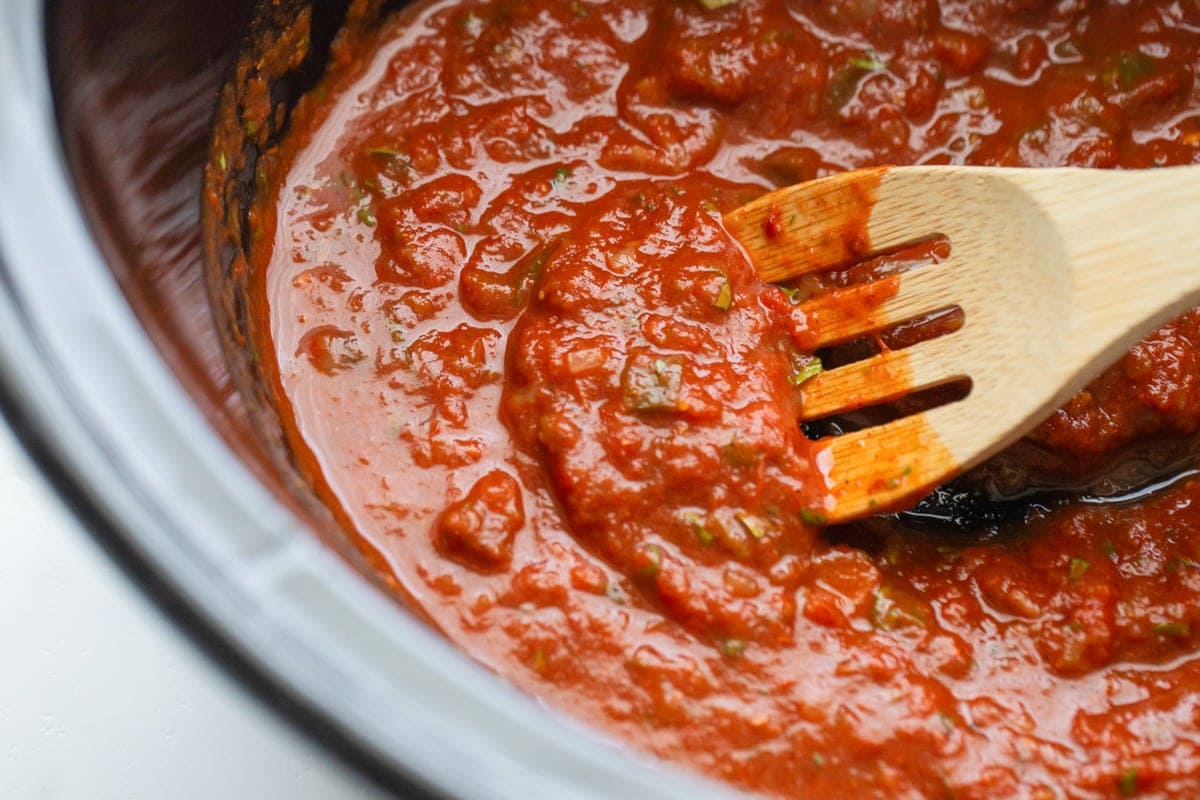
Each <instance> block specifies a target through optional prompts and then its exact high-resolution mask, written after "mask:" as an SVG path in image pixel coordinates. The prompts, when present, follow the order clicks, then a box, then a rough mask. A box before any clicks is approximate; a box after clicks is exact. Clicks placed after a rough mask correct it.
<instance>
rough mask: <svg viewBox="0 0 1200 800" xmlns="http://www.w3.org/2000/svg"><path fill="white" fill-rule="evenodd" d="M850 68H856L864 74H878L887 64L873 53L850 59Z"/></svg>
mask: <svg viewBox="0 0 1200 800" xmlns="http://www.w3.org/2000/svg"><path fill="white" fill-rule="evenodd" d="M850 66H852V67H857V68H858V69H861V70H863V71H864V72H879V71H880V70H885V69H887V66H888V65H887V62H886V61H883V60H882V59H880V58H879V56H877V55H875V54H874V53H863V54H862V55H860V56H855V57H854V58H852V59H850Z"/></svg>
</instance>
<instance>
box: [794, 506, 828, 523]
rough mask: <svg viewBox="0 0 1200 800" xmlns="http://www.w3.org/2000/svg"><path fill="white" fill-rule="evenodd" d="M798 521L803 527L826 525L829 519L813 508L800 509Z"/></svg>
mask: <svg viewBox="0 0 1200 800" xmlns="http://www.w3.org/2000/svg"><path fill="white" fill-rule="evenodd" d="M800 519H801V521H803V522H804V524H805V525H828V524H829V517H827V516H825V515H824V514H823V513H821V512H820V511H817V510H816V509H815V508H802V509H800Z"/></svg>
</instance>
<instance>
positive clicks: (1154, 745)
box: [250, 0, 1200, 798]
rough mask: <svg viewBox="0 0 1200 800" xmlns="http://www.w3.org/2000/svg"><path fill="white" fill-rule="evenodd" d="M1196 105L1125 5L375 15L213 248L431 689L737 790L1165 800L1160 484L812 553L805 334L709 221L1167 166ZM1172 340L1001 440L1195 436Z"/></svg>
mask: <svg viewBox="0 0 1200 800" xmlns="http://www.w3.org/2000/svg"><path fill="white" fill-rule="evenodd" d="M1198 68H1200V7H1198V6H1197V5H1196V4H1195V3H1180V2H1166V0H1160V1H1159V2H1141V3H1130V4H1112V5H1104V4H1098V3H1092V4H1085V3H1082V2H1037V0H991V1H990V2H980V3H959V2H950V1H949V0H946V2H942V3H940V4H939V3H936V2H933V1H932V0H926V1H925V2H910V3H898V2H891V1H890V0H885V1H882V2H878V3H876V2H850V3H840V2H836V3H835V2H829V3H812V4H807V5H806V6H804V7H803V8H801V7H800V6H799V5H797V4H786V3H784V2H782V1H777V0H740V2H735V3H733V4H730V5H726V6H724V7H722V8H719V9H714V10H708V9H705V8H704V7H703V6H702V5H701V4H700V3H699V2H697V0H656V1H654V2H650V1H649V0H614V1H613V2H607V3H595V2H590V1H589V0H575V1H574V2H563V1H562V0H529V1H527V2H515V1H510V0H492V1H491V2H488V1H487V0H483V1H481V2H472V1H471V0H443V1H442V2H420V3H417V4H416V5H414V6H412V7H410V8H408V9H406V10H405V11H403V12H401V13H400V14H397V15H396V16H394V17H393V18H391V19H389V20H387V21H385V22H384V23H383V24H382V25H381V27H380V28H379V30H378V31H377V32H376V33H375V34H374V35H373V36H372V37H369V38H368V39H366V40H353V41H352V40H347V41H342V42H340V43H339V44H338V46H337V47H336V48H335V58H334V62H333V64H332V65H331V67H330V70H329V73H328V75H327V76H326V77H325V79H324V81H323V82H322V84H321V85H320V87H319V88H318V89H317V90H316V91H314V92H313V93H311V94H310V95H309V96H308V97H307V98H305V100H304V101H302V103H301V104H300V106H299V108H298V109H297V111H296V113H295V116H294V119H293V122H292V130H291V132H290V134H289V136H288V139H287V141H286V142H285V145H284V147H283V149H282V151H281V152H280V153H279V154H278V155H277V157H276V159H275V176H274V179H273V187H274V189H273V191H272V192H271V193H269V194H265V195H264V196H263V197H262V198H260V200H261V203H260V207H259V208H258V209H257V211H256V216H255V220H254V221H255V225H256V227H257V230H256V232H255V235H256V236H259V237H261V238H260V239H259V241H260V243H261V244H260V246H259V247H258V248H257V250H256V253H255V260H254V263H253V265H252V269H253V270H254V271H255V272H254V281H253V289H252V291H253V296H252V297H251V298H250V299H251V302H252V308H254V309H255V313H256V314H257V319H258V321H259V327H258V331H257V339H258V341H257V345H258V348H259V352H260V353H261V355H262V359H263V361H264V363H265V364H266V369H267V371H268V373H270V374H274V375H275V378H276V379H277V382H278V383H277V386H276V387H275V390H276V392H277V394H278V396H279V405H280V408H281V412H282V415H283V416H284V418H285V423H286V425H287V426H288V427H289V436H290V439H291V443H292V446H293V448H294V450H295V452H296V454H297V458H298V459H299V460H300V461H301V462H302V463H303V464H304V465H306V468H307V469H308V471H309V473H310V474H311V475H312V479H313V482H314V484H315V485H316V486H317V488H318V490H319V491H320V492H321V493H322V495H323V497H324V498H325V500H326V502H327V503H328V504H329V505H330V506H331V507H332V508H333V509H335V511H336V513H337V514H338V515H339V516H340V517H341V518H342V519H343V520H344V522H345V524H346V525H347V526H348V527H349V528H351V529H353V530H354V531H355V532H356V533H357V534H358V535H360V536H361V537H362V539H363V541H364V542H367V543H369V544H370V546H371V547H373V548H374V550H375V555H376V556H377V557H378V558H379V559H380V561H381V563H385V564H386V565H387V569H389V570H390V576H389V579H390V580H391V581H392V583H393V585H394V586H396V588H397V591H398V592H400V593H401V594H402V595H403V596H405V597H406V598H407V599H408V600H409V601H410V602H412V603H414V604H415V605H416V606H417V607H418V608H419V609H420V610H421V611H422V612H423V613H424V614H425V615H426V616H427V617H428V618H429V619H430V620H431V621H432V623H433V624H435V625H436V626H438V628H439V629H440V630H442V631H443V632H444V633H445V635H446V636H447V637H449V638H450V639H451V640H452V641H454V642H456V643H457V644H459V645H460V646H461V647H462V648H463V649H464V650H465V651H466V652H468V653H470V654H471V655H472V656H473V657H475V658H477V659H478V660H479V661H481V662H482V663H484V664H485V665H487V666H489V667H490V668H492V669H494V670H496V671H498V672H500V673H502V674H504V675H505V676H507V677H508V678H509V679H511V680H512V681H513V682H514V683H515V684H517V685H518V686H520V687H522V688H523V689H525V690H527V691H529V692H531V693H533V694H535V695H537V696H539V697H542V698H545V700H546V701H548V702H549V703H550V704H552V705H554V706H556V707H558V708H561V709H565V710H568V711H569V712H570V713H572V714H574V715H577V716H580V717H583V718H585V719H587V720H589V721H591V722H592V723H594V724H595V725H597V726H598V727H600V728H602V729H605V730H607V731H609V732H611V733H613V734H615V735H617V736H619V737H622V738H624V739H625V740H627V741H629V742H631V743H633V744H635V745H637V746H639V747H642V748H645V749H647V750H649V751H651V752H654V753H656V754H658V755H660V756H662V757H664V758H667V759H670V760H674V761H677V762H681V763H684V764H687V765H689V766H691V767H693V768H694V769H697V770H699V771H701V772H704V773H707V774H709V775H712V776H715V777H718V778H721V779H724V780H727V781H729V782H731V783H733V784H736V785H738V786H742V787H746V788H750V789H754V790H759V791H762V792H766V793H769V794H775V795H781V796H813V797H829V798H859V797H960V798H961V797H981V798H982V797H1008V796H1013V797H1036V798H1056V797H1065V796H1070V797H1115V796H1131V795H1134V794H1138V795H1140V796H1172V797H1186V796H1193V795H1194V794H1195V793H1196V792H1200V737H1198V736H1197V727H1198V722H1200V705H1198V700H1197V698H1198V697H1200V694H1197V691H1196V690H1197V688H1200V662H1198V661H1197V660H1196V658H1195V656H1196V652H1197V646H1198V645H1200V484H1197V483H1195V482H1190V481H1186V480H1184V481H1181V482H1179V483H1177V484H1176V485H1174V486H1173V487H1172V488H1169V489H1166V490H1162V491H1160V492H1158V493H1156V494H1153V495H1149V496H1146V497H1144V498H1143V499H1140V500H1138V501H1136V502H1133V503H1129V504H1125V505H1119V506H1118V505H1108V506H1103V505H1087V504H1077V505H1074V506H1069V507H1065V508H1062V509H1059V510H1057V511H1054V512H1052V513H1047V514H1045V515H1044V516H1043V517H1042V518H1040V519H1037V520H1035V521H1033V522H1031V523H1030V524H1028V525H1026V526H1024V527H1023V528H1022V529H1020V530H1016V531H1007V532H1005V533H1004V534H1003V535H1001V536H993V537H990V538H986V539H985V538H974V539H971V538H966V539H963V538H960V539H956V540H947V539H945V538H939V537H936V536H933V535H930V534H926V533H922V532H920V531H915V530H905V529H903V528H902V527H899V526H896V525H892V526H890V527H887V528H886V529H885V531H886V533H880V530H881V529H880V527H878V526H873V525H871V524H866V525H864V526H861V527H859V528H856V529H850V530H842V531H835V532H827V531H824V530H822V528H821V527H820V523H821V521H822V518H821V515H822V509H823V507H824V504H825V502H826V498H825V496H824V491H823V488H822V487H823V484H822V481H821V479H820V472H821V470H822V469H824V468H827V465H822V464H820V463H818V460H817V459H816V458H815V456H814V450H813V447H814V445H813V444H812V443H811V442H809V440H808V439H806V438H805V437H804V435H803V434H802V433H801V430H800V428H799V426H798V425H797V423H796V420H797V419H798V417H799V415H800V407H801V403H802V402H803V399H802V390H801V389H799V388H797V386H795V385H793V384H794V383H795V382H796V381H798V380H799V379H800V378H801V377H803V376H804V375H805V374H806V372H807V371H808V369H809V366H810V364H811V354H810V353H808V352H806V351H805V349H804V348H805V342H806V341H811V340H810V339H807V338H806V337H808V336H809V330H808V326H809V325H811V324H815V323H816V322H818V321H814V320H806V319H803V318H800V317H799V315H798V314H797V313H796V311H795V306H794V305H793V301H792V298H791V297H790V296H789V294H788V293H787V292H785V291H784V290H782V289H780V288H778V287H772V286H765V285H762V284H760V283H759V282H757V281H756V280H755V276H754V274H753V270H752V269H751V268H750V266H749V265H748V264H747V262H746V260H745V258H744V255H743V253H742V252H741V251H740V249H739V248H738V247H737V246H736V245H735V244H734V243H733V241H732V240H731V239H730V237H729V236H728V235H727V234H726V233H725V231H724V230H723V228H722V226H721V222H720V220H721V215H722V213H723V212H725V211H728V210H730V209H732V208H734V207H736V206H737V205H739V204H740V203H742V202H744V201H745V200H747V199H750V198H752V197H754V196H757V195H759V194H761V193H762V192H764V191H766V190H767V189H769V188H771V187H772V186H774V185H779V184H785V183H790V182H795V181H798V180H804V179H808V178H812V177H815V176H819V175H824V174H829V173H832V172H835V171H839V170H844V169H848V168H853V167H859V166H867V165H873V164H886V163H897V164H899V163H918V162H920V163H930V162H935V163H938V162H940V163H978V164H1001V165H1018V164H1020V165H1033V166H1041V165H1058V164H1083V165H1090V166H1097V167H1115V166H1123V167H1152V166H1154V165H1161V164H1175V163H1187V162H1194V161H1200V88H1198V87H1197V82H1196V72H1197V69H1198ZM842 246H844V247H851V244H847V243H842ZM893 266H894V265H893ZM1131 268H1136V265H1131ZM831 280H833V281H834V282H836V281H837V280H841V278H838V277H837V276H834V278H832V279H831ZM813 288H814V287H809V290H811V289H813ZM815 289H816V290H819V289H820V286H816V287H815ZM806 291H807V290H806ZM888 335H889V336H891V337H892V338H893V339H894V340H897V341H899V340H903V339H905V337H908V336H910V335H911V330H900V331H895V332H892V333H891V334H888ZM1198 336H1200V314H1197V313H1196V312H1192V313H1190V314H1188V315H1186V316H1184V317H1183V318H1182V319H1181V320H1179V321H1177V322H1175V323H1173V324H1172V325H1169V326H1167V327H1166V328H1164V329H1163V330H1162V331H1159V332H1158V333H1156V334H1155V335H1154V336H1152V337H1150V338H1149V339H1148V340H1147V341H1146V342H1145V343H1143V344H1142V345H1140V346H1139V347H1138V348H1137V349H1136V350H1135V351H1134V352H1133V353H1132V354H1130V355H1129V356H1127V357H1126V358H1125V359H1124V360H1123V361H1122V362H1121V364H1119V365H1117V366H1116V367H1115V368H1114V369H1113V370H1110V371H1109V372H1108V373H1106V374H1105V375H1104V376H1103V377H1102V378H1101V379H1099V381H1097V382H1096V383H1095V384H1094V385H1093V386H1092V387H1091V388H1090V389H1089V390H1088V391H1086V392H1084V393H1083V394H1081V395H1080V396H1079V397H1077V398H1075V399H1074V400H1072V401H1071V403H1070V404H1068V405H1067V406H1066V407H1065V408H1064V409H1062V410H1061V411H1059V412H1056V414H1055V416H1054V417H1053V418H1052V419H1051V420H1049V421H1048V422H1047V423H1046V424H1045V425H1043V426H1042V427H1041V428H1040V429H1039V431H1038V433H1037V434H1036V439H1037V441H1038V442H1040V446H1041V447H1043V448H1045V449H1048V450H1052V451H1054V452H1057V453H1060V454H1063V456H1064V460H1065V461H1075V460H1078V459H1080V458H1081V457H1082V456H1084V455H1086V456H1087V457H1088V458H1092V457H1100V456H1104V455H1106V454H1110V453H1112V452H1115V451H1116V449H1117V448H1119V447H1120V446H1122V445H1125V444H1127V443H1129V442H1131V441H1135V440H1139V439H1142V438H1144V437H1147V436H1150V435H1168V436H1178V435H1182V434H1188V433H1191V432H1192V431H1194V430H1195V429H1196V426H1197V423H1198V422H1200V383H1198V382H1200V368H1198V367H1200V365H1198V363H1197V360H1198V359H1200V338H1197V337H1198ZM885 343H886V342H885ZM1025 368H1029V369H1035V368H1036V365H1027V366H1026V367H1025ZM1014 379H1019V375H1014Z"/></svg>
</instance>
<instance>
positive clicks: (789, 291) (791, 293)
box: [775, 286, 804, 305]
mask: <svg viewBox="0 0 1200 800" xmlns="http://www.w3.org/2000/svg"><path fill="white" fill-rule="evenodd" d="M775 288H776V289H778V290H779V291H781V292H783V293H784V294H786V295H787V298H788V300H790V301H791V303H792V305H796V304H797V303H799V302H800V301H801V300H803V299H804V297H803V295H804V293H803V292H801V291H800V290H799V289H793V288H792V287H790V286H776V287H775Z"/></svg>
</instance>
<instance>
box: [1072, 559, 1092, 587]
mask: <svg viewBox="0 0 1200 800" xmlns="http://www.w3.org/2000/svg"><path fill="white" fill-rule="evenodd" d="M1090 566H1092V565H1091V564H1089V563H1088V562H1087V561H1084V560H1083V559H1082V558H1072V559H1071V564H1070V566H1068V567H1067V575H1068V576H1069V577H1070V578H1071V580H1073V581H1077V580H1079V579H1080V578H1082V577H1083V574H1084V573H1085V572H1087V571H1088V567H1090Z"/></svg>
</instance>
